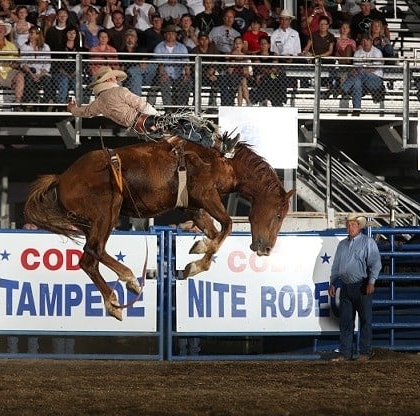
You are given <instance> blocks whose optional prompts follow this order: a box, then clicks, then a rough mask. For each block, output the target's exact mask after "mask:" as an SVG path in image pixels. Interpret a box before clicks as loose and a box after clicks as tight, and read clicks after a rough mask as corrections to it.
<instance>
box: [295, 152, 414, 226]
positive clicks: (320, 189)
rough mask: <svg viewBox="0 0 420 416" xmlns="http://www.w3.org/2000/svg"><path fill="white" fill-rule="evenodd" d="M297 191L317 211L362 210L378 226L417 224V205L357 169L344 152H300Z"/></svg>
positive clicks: (364, 171) (358, 167) (385, 184)
mask: <svg viewBox="0 0 420 416" xmlns="http://www.w3.org/2000/svg"><path fill="white" fill-rule="evenodd" d="M301 153H302V154H301V155H300V156H299V166H298V169H297V173H296V187H297V194H298V197H299V198H300V199H302V200H303V201H304V202H305V203H306V204H307V205H309V206H310V207H311V208H312V209H313V210H315V211H318V212H322V211H324V212H327V211H328V209H331V208H332V209H334V211H335V212H364V213H367V214H369V216H370V217H372V219H373V221H375V222H376V223H377V224H378V225H391V226H408V225H417V224H418V219H419V217H420V204H419V203H417V202H416V201H414V200H413V199H411V198H409V197H407V196H406V195H405V194H403V193H401V192H399V191H398V190H397V189H395V188H393V187H392V186H391V185H389V184H387V183H386V182H383V181H382V180H380V179H379V178H377V177H376V176H374V175H372V174H371V173H369V172H367V171H366V170H364V169H363V168H361V167H360V166H359V165H358V164H357V163H355V162H354V161H353V160H352V159H350V158H349V157H348V156H347V155H346V154H344V153H343V152H341V151H338V150H334V149H328V151H327V149H325V147H324V146H323V145H321V144H319V145H318V147H317V148H316V149H312V150H306V151H305V152H301Z"/></svg>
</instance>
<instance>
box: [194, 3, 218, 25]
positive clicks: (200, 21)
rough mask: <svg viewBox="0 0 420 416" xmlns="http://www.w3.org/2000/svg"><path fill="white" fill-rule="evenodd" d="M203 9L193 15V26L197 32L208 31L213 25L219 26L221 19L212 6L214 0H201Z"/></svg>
mask: <svg viewBox="0 0 420 416" xmlns="http://www.w3.org/2000/svg"><path fill="white" fill-rule="evenodd" d="M203 6H204V10H203V11H202V12H201V13H199V14H196V15H195V17H194V27H195V28H196V29H197V30H198V32H202V33H203V32H206V33H210V31H211V30H212V29H213V28H214V27H215V26H220V25H221V24H222V23H223V21H222V17H221V15H220V13H219V12H218V11H216V9H215V7H214V0H203Z"/></svg>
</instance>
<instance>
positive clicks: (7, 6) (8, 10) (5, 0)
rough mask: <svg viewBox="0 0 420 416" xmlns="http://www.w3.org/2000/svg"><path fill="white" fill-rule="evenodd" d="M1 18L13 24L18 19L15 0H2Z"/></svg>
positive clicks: (0, 5) (0, 1) (0, 3)
mask: <svg viewBox="0 0 420 416" xmlns="http://www.w3.org/2000/svg"><path fill="white" fill-rule="evenodd" d="M0 19H2V20H3V21H4V22H6V23H10V24H12V25H13V23H14V22H16V21H17V12H16V7H15V3H14V1H13V0H0Z"/></svg>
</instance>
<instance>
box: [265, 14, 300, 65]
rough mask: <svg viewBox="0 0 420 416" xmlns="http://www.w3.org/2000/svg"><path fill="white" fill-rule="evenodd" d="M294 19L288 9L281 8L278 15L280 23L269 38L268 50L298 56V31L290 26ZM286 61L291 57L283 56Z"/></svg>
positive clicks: (278, 53) (281, 54) (276, 53)
mask: <svg viewBox="0 0 420 416" xmlns="http://www.w3.org/2000/svg"><path fill="white" fill-rule="evenodd" d="M293 19H295V16H293V15H292V14H291V13H290V12H289V11H288V10H286V9H283V10H282V11H281V13H280V15H279V20H280V25H279V28H278V29H276V30H275V31H274V32H273V34H272V36H271V40H270V43H271V44H270V51H271V52H273V53H274V55H279V56H298V55H300V53H301V51H302V48H301V44H300V37H299V33H298V32H297V31H296V30H295V29H292V28H291V27H290V25H291V23H292V20H293ZM285 60H286V62H291V61H292V59H287V58H285Z"/></svg>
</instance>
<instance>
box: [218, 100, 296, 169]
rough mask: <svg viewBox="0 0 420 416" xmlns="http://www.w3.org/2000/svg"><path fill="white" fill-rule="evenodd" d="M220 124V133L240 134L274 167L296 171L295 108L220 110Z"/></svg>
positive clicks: (229, 108) (223, 108)
mask: <svg viewBox="0 0 420 416" xmlns="http://www.w3.org/2000/svg"><path fill="white" fill-rule="evenodd" d="M219 124H220V126H221V128H222V131H228V132H231V131H233V130H235V133H234V134H236V133H241V140H242V141H244V142H247V143H250V144H252V145H253V146H254V148H255V151H256V152H257V153H258V154H259V155H260V156H262V157H263V158H264V159H266V160H267V162H268V163H269V164H270V165H271V166H272V167H273V168H275V169H296V168H297V165H298V110H297V108H289V107H287V108H283V107H219Z"/></svg>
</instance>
